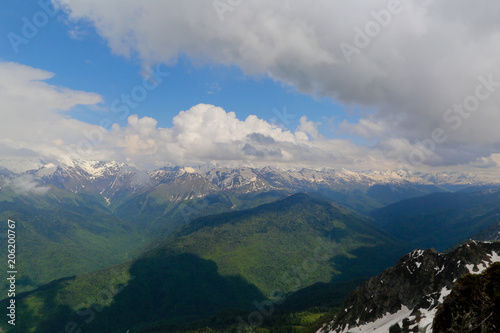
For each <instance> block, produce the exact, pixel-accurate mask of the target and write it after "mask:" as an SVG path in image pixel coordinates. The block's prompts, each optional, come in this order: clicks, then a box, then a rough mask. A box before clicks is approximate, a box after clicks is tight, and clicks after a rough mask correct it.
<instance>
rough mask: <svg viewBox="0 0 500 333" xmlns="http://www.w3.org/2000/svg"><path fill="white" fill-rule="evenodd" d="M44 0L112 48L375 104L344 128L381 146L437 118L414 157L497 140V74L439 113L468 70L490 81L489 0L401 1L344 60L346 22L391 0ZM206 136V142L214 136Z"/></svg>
mask: <svg viewBox="0 0 500 333" xmlns="http://www.w3.org/2000/svg"><path fill="white" fill-rule="evenodd" d="M53 1H55V2H59V3H62V4H64V6H65V9H66V11H67V12H68V13H69V16H70V18H71V19H73V20H76V21H78V20H79V19H86V20H89V21H90V22H92V23H93V24H94V25H95V26H96V28H97V30H98V32H99V34H100V35H101V36H102V37H103V38H104V39H105V40H107V41H108V43H109V46H110V48H111V49H112V50H113V52H115V53H116V54H120V55H124V56H131V55H132V54H137V56H138V57H139V58H140V59H141V60H142V61H143V62H144V63H145V64H146V65H147V64H154V63H160V62H161V63H173V62H175V61H176V59H177V57H178V56H179V55H180V54H185V55H187V56H188V57H190V58H191V59H192V60H193V61H199V62H205V63H218V64H225V65H236V66H239V67H240V68H242V69H243V71H244V72H245V73H247V74H255V75H263V74H264V75H268V76H270V77H272V78H274V79H275V80H278V81H281V82H284V83H285V84H289V85H292V86H295V87H296V88H297V89H298V90H299V91H301V92H304V93H309V94H313V95H323V96H329V97H333V98H335V99H336V101H338V102H341V103H345V104H346V105H355V106H360V107H362V108H366V109H369V110H375V111H374V112H373V114H371V115H370V116H369V118H366V119H361V120H360V122H359V123H358V124H349V125H347V124H345V125H344V128H345V129H348V130H349V131H350V132H351V133H354V134H357V135H360V136H364V137H366V138H369V139H371V140H375V141H377V142H378V143H379V144H378V146H377V147H378V148H379V149H390V148H391V147H392V144H391V142H394V140H396V139H397V140H400V141H401V142H403V141H407V142H408V144H409V145H410V146H411V147H413V149H415V147H418V144H419V142H421V141H422V140H426V139H428V138H429V137H430V136H431V135H432V132H433V130H434V129H436V128H442V129H443V130H445V132H446V135H447V140H446V141H445V142H442V143H440V144H439V145H438V146H437V147H436V149H435V150H434V151H433V155H432V156H428V158H427V159H426V160H425V161H424V163H427V164H430V165H435V164H439V165H450V164H451V165H453V164H456V165H459V164H467V163H471V162H474V161H476V160H478V159H481V158H488V156H489V155H491V154H492V153H498V152H499V150H500V131H498V129H497V124H498V123H499V121H500V113H499V112H498V111H497V109H498V105H500V86H497V85H496V83H494V89H495V91H494V93H492V94H491V95H490V96H489V97H488V98H487V99H486V100H484V101H481V103H480V105H479V107H478V109H477V111H475V112H474V113H473V115H471V116H470V117H468V118H467V119H465V118H464V119H462V120H463V121H462V122H461V124H460V126H459V128H456V129H455V128H452V127H451V125H453V124H455V122H454V121H451V120H450V118H449V117H448V118H447V119H448V121H447V120H446V119H445V118H444V114H445V113H446V110H447V109H449V108H453V106H454V104H461V103H464V101H465V100H466V98H467V97H468V96H471V95H474V93H475V89H476V86H477V85H478V83H479V80H478V77H480V76H482V77H484V78H487V77H488V76H489V75H491V77H492V81H494V82H500V67H499V66H498V58H499V55H500V23H499V22H498V19H497V18H498V17H499V15H500V3H498V2H497V1H493V0H483V1H479V2H474V3H473V4H471V3H470V2H469V1H465V0H459V1H455V0H454V1H451V0H447V1H419V0H412V1H401V8H402V11H401V13H398V14H392V15H391V19H390V20H389V21H388V24H384V25H387V26H386V27H381V28H380V31H379V32H377V33H375V34H373V33H372V35H373V36H372V37H370V38H369V45H367V46H366V47H365V46H363V47H359V48H358V52H357V53H355V54H353V55H352V61H351V62H350V63H348V62H347V61H346V59H345V57H344V54H343V52H342V50H341V48H340V46H339V45H340V44H341V43H349V44H350V45H353V46H356V44H355V35H356V32H355V28H356V27H357V28H359V29H361V30H363V29H365V27H368V25H367V24H368V23H369V22H372V23H371V24H372V26H373V22H375V18H374V14H373V13H374V11H375V12H377V13H380V11H384V10H387V9H388V8H389V7H390V5H389V4H390V3H396V4H397V3H398V1H397V0H393V1H387V0H384V1H382V0H375V1H370V2H366V1H361V0H353V1H331V0H317V1H314V2H307V1H291V0H279V1H278V0H275V1H272V0H265V1H264V0H254V1H244V2H242V3H241V4H240V5H238V6H236V7H234V8H233V9H232V10H230V11H227V12H225V13H224V15H223V16H224V20H223V21H221V20H220V18H219V14H218V13H217V11H216V10H215V8H214V7H213V2H212V1H203V0H189V1H160V0H154V1H142V2H139V1H133V0H108V1H98V0H72V1H64V0H53ZM117 8H118V9H119V10H117ZM76 24H78V22H77V23H76ZM165 32H168V33H165ZM453 112H454V111H453ZM451 115H453V116H457V115H458V114H457V113H456V112H454V113H453V114H451ZM246 125H250V124H246ZM179 126H181V125H179ZM193 126H195V125H193ZM184 129H186V130H189V128H188V127H185V128H184ZM388 133H389V134H388ZM211 134H214V133H211ZM309 134H310V135H311V133H309ZM179 135H180V137H179V138H181V137H182V134H179ZM235 135H237V133H236V134H235ZM299 136H300V135H298V134H296V135H295V137H294V138H293V140H298V139H299ZM214 138H215V139H217V140H218V136H217V135H215V136H214ZM183 139H184V140H183V143H182V144H183V146H182V149H187V147H190V145H192V142H193V140H196V135H194V134H193V136H192V137H185V138H183ZM130 140H131V141H130V145H131V146H132V145H133V140H134V138H132V137H131V138H130ZM136 144H138V143H136ZM142 144H146V145H147V146H146V147H145V149H152V147H150V146H149V145H148V144H147V143H142ZM207 145H209V144H207ZM209 146H210V147H208V148H209V150H208V151H212V150H213V149H214V145H212V144H210V145H209ZM191 147H192V146H191ZM136 148H137V149H139V148H140V147H139V146H137V147H136ZM192 148H193V147H192ZM205 148H207V147H205ZM211 149H212V150H211ZM247 151H249V152H250V151H253V150H252V148H248V149H247ZM410 151H411V150H410ZM407 153H408V152H407ZM173 154H174V155H175V154H180V152H179V151H174V152H173ZM384 154H385V155H387V156H392V155H394V154H395V151H384ZM181 155H182V154H181ZM403 157H404V158H408V156H403ZM474 163H476V162H474Z"/></svg>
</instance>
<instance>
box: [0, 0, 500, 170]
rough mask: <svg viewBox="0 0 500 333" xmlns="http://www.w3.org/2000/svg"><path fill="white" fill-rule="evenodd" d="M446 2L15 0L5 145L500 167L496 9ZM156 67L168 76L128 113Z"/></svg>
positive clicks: (231, 158) (159, 159)
mask: <svg viewBox="0 0 500 333" xmlns="http://www.w3.org/2000/svg"><path fill="white" fill-rule="evenodd" d="M218 1H219V2H220V1H223V2H224V1H226V2H227V0H218ZM448 2H450V0H446V1H444V2H442V3H441V2H439V3H437V2H436V3H434V2H432V3H422V2H419V1H417V0H410V1H409V2H404V3H403V2H399V1H398V0H391V1H389V2H387V1H383V0H374V1H371V2H370V3H367V2H365V1H362V0H353V1H349V2H345V1H320V0H318V1H315V2H312V3H309V2H297V1H292V0H280V1H278V0H267V1H265V0H254V1H251V2H250V1H246V2H241V3H240V2H227V4H228V6H226V7H225V8H230V9H229V10H227V11H225V12H223V13H221V12H220V11H218V10H217V8H216V7H214V5H213V3H214V2H212V1H206V0H186V1H145V2H139V1H135V0H106V1H102V0H71V1H68V0H38V1H29V0H20V1H15V2H9V3H8V5H5V6H4V8H3V9H2V11H1V12H0V31H2V35H3V37H2V38H0V73H2V74H1V75H2V76H0V86H1V87H3V89H0V108H1V109H2V112H3V114H4V116H5V117H6V118H7V119H9V121H8V123H7V122H5V123H3V124H2V125H0V131H1V132H2V135H1V136H0V154H17V153H19V154H21V155H22V154H25V152H26V150H29V151H31V153H30V154H31V155H36V154H40V155H42V156H43V158H44V160H54V161H55V160H57V161H59V160H61V159H67V158H84V159H119V160H127V161H129V162H130V163H135V164H137V165H142V164H144V165H145V166H147V167H149V168H155V167H161V166H162V165H166V164H168V165H171V164H196V163H204V162H207V161H215V162H217V163H221V164H231V165H233V164H237V165H242V164H243V165H278V166H282V167H289V166H308V167H335V168H340V167H345V168H348V169H356V170H366V169H394V168H399V167H405V168H411V169H422V170H424V171H426V170H434V169H436V170H438V169H440V170H441V169H444V170H450V169H458V170H473V171H474V172H478V173H488V174H494V173H495V172H497V170H498V163H500V134H499V133H500V132H499V131H498V128H497V124H498V123H499V122H500V113H498V111H497V110H498V105H500V93H499V91H500V88H499V87H500V66H498V65H499V63H498V61H499V60H498V59H500V48H499V46H498V45H500V44H499V43H498V41H499V37H498V36H500V24H499V23H498V19H497V18H498V15H497V14H499V13H500V5H498V3H497V2H494V1H493V0H485V6H481V7H477V6H476V7H475V6H472V5H471V4H470V3H469V2H463V3H462V2H461V3H460V4H455V3H453V10H449V7H448V6H447V5H445V4H444V3H446V4H447V3H448ZM40 3H42V4H45V5H47V4H52V3H54V4H58V5H61V9H60V10H59V11H58V12H57V13H56V14H55V15H54V16H53V17H52V16H50V17H49V15H47V14H46V13H45V12H44V9H43V7H44V6H45V5H40ZM450 3H451V2H450ZM485 8H487V9H485ZM381 17H382V18H383V20H382V21H381ZM32 24H35V25H38V26H39V27H38V28H37V31H36V33H34V32H33V31H29V29H28V30H26V29H27V27H28V26H29V25H32ZM28 28H29V27H28ZM23 29H24V30H23ZM13 36H18V37H17V38H24V40H23V43H18V44H17V45H14V47H13V45H12V38H13ZM16 48H17V49H18V52H16V50H15V49H16ZM151 69H158V70H160V71H161V72H168V77H164V79H163V80H162V82H161V84H159V85H158V86H157V87H156V88H155V89H152V90H151V91H147V96H146V97H145V98H144V99H143V100H141V101H140V103H138V104H137V105H134V107H132V108H130V110H129V111H130V115H134V114H136V115H137V116H132V117H130V118H127V119H125V118H123V119H120V117H118V115H117V114H116V113H114V112H113V107H112V106H113V105H115V106H116V104H113V103H115V101H117V99H118V101H120V99H122V98H123V96H125V95H129V94H131V92H133V91H139V90H137V89H142V88H141V85H142V84H143V82H144V79H145V77H146V76H147V75H146V74H145V73H146V72H147V71H148V70H151ZM51 73H52V74H51ZM497 77H498V79H497ZM134 89H135V90H134ZM478 91H482V94H480V95H479V96H482V97H481V98H479V97H478V96H476V95H477V92H478ZM484 96H486V97H485V98H483V97H484ZM20 97H21V98H20ZM467 103H469V105H468V106H467ZM470 103H472V104H470ZM211 105H214V106H215V107H212V106H211ZM464 110H465V111H464ZM233 112H234V113H233ZM284 114H287V115H288V117H287V118H283V115H284ZM253 115H255V116H256V117H255V116H253ZM103 119H109V120H110V121H111V122H113V123H116V124H117V126H115V127H113V128H111V127H110V126H107V127H106V128H107V131H104V130H103V128H101V127H99V126H98V125H99V124H101V122H102V121H103ZM35 122H36V124H35ZM118 125H119V126H118ZM436 133H437V134H438V135H437V134H436ZM89 145H90V147H87V148H88V149H87V154H86V156H82V153H81V151H83V150H82V147H84V146H89ZM23 149H24V150H23ZM15 151H17V153H15ZM78 151H80V152H79V153H78ZM75 152H77V153H75ZM68 154H69V155H68Z"/></svg>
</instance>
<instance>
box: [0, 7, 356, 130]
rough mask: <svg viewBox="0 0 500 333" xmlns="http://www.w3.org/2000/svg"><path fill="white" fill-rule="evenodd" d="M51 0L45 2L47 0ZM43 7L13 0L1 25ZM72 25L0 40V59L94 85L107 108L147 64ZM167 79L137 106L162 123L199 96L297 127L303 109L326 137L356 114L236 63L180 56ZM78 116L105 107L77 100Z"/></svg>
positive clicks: (87, 28) (88, 118) (69, 82)
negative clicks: (84, 104)
mask: <svg viewBox="0 0 500 333" xmlns="http://www.w3.org/2000/svg"><path fill="white" fill-rule="evenodd" d="M44 2H47V1H44ZM40 11H41V7H40V6H39V5H38V4H37V3H36V2H35V1H29V0H21V1H16V2H12V3H10V4H9V5H8V7H7V9H6V10H2V12H1V13H0V29H1V31H3V32H5V35H6V34H7V32H13V33H16V34H18V35H20V36H22V28H23V26H24V22H23V20H22V18H23V17H26V18H27V19H28V20H29V21H30V22H33V16H34V15H35V14H36V13H37V12H40ZM75 26H76V25H75V24H74V23H73V22H70V21H68V20H67V16H66V15H65V14H64V13H62V12H58V13H57V15H56V16H55V17H53V18H50V20H49V21H48V23H47V24H46V25H43V26H42V27H40V28H39V29H38V33H36V35H35V36H34V37H33V38H30V39H28V40H29V42H28V43H27V44H24V43H23V44H19V45H18V49H19V52H17V53H16V52H15V50H14V48H13V47H12V45H11V43H10V41H9V39H8V38H2V39H1V40H0V50H2V51H1V54H0V58H1V59H3V60H4V61H12V62H18V63H21V64H24V65H28V66H32V67H34V68H40V69H44V70H47V71H49V72H53V73H54V74H55V76H54V77H53V78H52V79H50V80H49V81H47V82H48V83H50V84H53V85H57V86H63V87H67V88H70V89H75V90H83V91H88V92H95V93H98V94H100V95H101V96H103V98H104V103H103V104H102V105H101V106H102V107H103V108H105V109H109V108H110V103H111V102H112V101H114V100H115V99H116V98H120V96H121V95H122V94H124V93H129V92H130V90H131V89H132V88H133V87H135V86H136V85H138V84H140V83H141V82H142V79H143V77H142V76H141V72H142V68H143V67H142V64H141V61H140V59H138V58H137V56H136V55H132V56H131V57H123V56H119V55H115V54H113V52H112V50H110V48H109V46H108V43H107V41H106V40H104V39H103V38H101V37H100V36H99V35H98V34H97V33H96V30H95V27H93V26H92V25H90V24H88V23H83V22H79V23H78V29H79V31H80V35H79V36H78V37H77V38H75V37H74V36H73V37H72V36H71V35H70V31H71V30H72V29H74V28H75ZM162 70H163V71H166V72H168V73H169V74H170V76H169V78H168V79H166V80H165V81H163V82H162V84H161V85H160V86H159V87H158V89H155V90H154V91H152V92H150V93H149V94H148V97H147V98H146V99H145V100H144V101H143V102H141V103H140V104H139V106H138V107H137V108H135V109H134V110H133V113H137V114H138V115H139V116H140V117H143V116H150V117H154V118H155V119H156V120H158V126H160V127H170V126H172V118H173V117H174V116H175V115H177V114H178V113H179V111H182V110H188V109H189V108H191V107H192V106H194V105H196V104H199V103H207V104H213V105H216V106H220V107H222V108H224V109H225V110H226V111H234V112H235V113H236V115H237V117H238V118H239V119H241V120H244V119H245V118H246V117H247V116H249V115H257V116H258V117H259V118H261V119H264V120H266V121H269V122H276V123H279V124H281V126H284V127H285V128H288V129H290V130H295V129H296V128H297V126H298V125H299V119H300V117H301V116H303V115H306V116H307V117H308V119H309V120H312V121H314V122H320V123H321V124H322V125H320V126H319V130H320V133H321V134H322V135H324V136H325V137H334V136H336V137H345V135H344V134H342V133H338V131H337V125H338V123H340V122H342V121H343V120H344V119H349V120H350V121H353V120H354V121H355V120H356V119H357V118H358V117H356V116H355V115H354V114H350V115H348V116H346V113H345V112H344V109H343V106H342V105H340V104H339V103H336V102H335V100H334V99H333V98H329V97H320V96H311V95H309V94H304V93H300V92H298V91H297V90H296V89H295V88H294V87H292V86H287V85H284V84H283V83H281V82H276V81H274V80H272V79H271V78H269V77H268V76H267V75H255V76H248V75H245V74H244V73H243V72H242V70H241V69H239V68H238V67H236V66H224V65H220V64H203V65H200V64H198V65H197V64H193V63H192V62H191V60H190V59H189V58H188V57H186V56H182V55H181V56H180V58H179V59H178V61H177V63H176V64H174V65H162ZM275 110H279V111H280V112H281V113H283V110H286V112H287V113H288V114H289V117H288V118H286V119H287V120H288V121H289V123H286V124H282V123H283V122H282V121H281V120H280V117H279V116H277V115H276V112H275ZM110 115H111V117H110V118H111V119H113V121H116V122H117V123H120V124H122V125H123V124H125V123H126V121H125V120H122V119H120V118H119V117H115V116H114V115H113V114H112V113H110ZM72 116H73V117H74V118H76V119H79V120H82V121H85V122H88V123H91V124H98V123H99V121H100V119H101V118H102V113H101V112H98V111H95V110H93V108H88V107H76V108H75V110H74V111H73V112H72Z"/></svg>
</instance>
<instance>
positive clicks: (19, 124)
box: [0, 61, 101, 156]
mask: <svg viewBox="0 0 500 333" xmlns="http://www.w3.org/2000/svg"><path fill="white" fill-rule="evenodd" d="M53 76H54V74H53V73H50V72H47V71H43V70H40V69H35V68H32V67H28V66H23V65H20V64H17V63H11V62H1V61H0V109H1V110H2V117H3V118H4V119H5V120H8V121H1V122H0V144H2V145H5V146H7V147H10V148H11V149H12V148H15V149H27V150H30V151H35V152H37V153H39V154H43V155H45V156H59V155H60V154H61V152H62V149H63V147H64V146H65V145H69V144H71V143H73V142H76V141H77V140H78V139H79V138H80V137H81V136H82V131H83V130H88V129H90V128H92V127H93V126H92V125H88V124H85V123H83V122H79V121H77V120H74V119H71V118H70V117H69V116H68V115H67V114H65V113H64V112H66V111H69V110H71V108H73V107H74V106H76V105H94V104H96V103H99V102H100V101H101V97H100V96H99V95H97V94H93V93H87V92H82V91H75V90H71V89H67V88H64V87H57V86H53V85H50V84H48V83H46V82H44V81H45V80H48V79H50V78H52V77H53Z"/></svg>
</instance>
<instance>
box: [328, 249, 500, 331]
mask: <svg viewBox="0 0 500 333" xmlns="http://www.w3.org/2000/svg"><path fill="white" fill-rule="evenodd" d="M495 262H500V243H478V242H475V241H471V242H468V243H466V244H464V245H462V246H460V247H459V248H457V249H455V250H454V251H452V252H449V253H445V254H441V253H438V252H436V251H434V250H432V249H430V250H425V251H423V250H415V251H413V252H411V253H409V254H407V255H406V256H404V257H403V258H401V259H400V260H399V261H398V262H397V263H396V265H395V266H394V267H391V268H388V269H386V270H385V271H384V272H382V273H381V274H380V275H378V276H376V277H373V278H371V279H370V280H368V281H367V282H365V283H363V284H362V285H361V286H360V287H358V288H357V289H355V290H354V291H353V292H352V293H351V294H350V295H349V297H348V298H347V300H346V302H345V303H344V306H343V308H342V309H341V310H340V311H339V313H338V315H337V316H336V318H335V319H334V320H333V321H332V322H330V323H328V324H326V325H324V326H323V328H322V329H321V330H320V332H330V333H340V332H342V333H346V332H359V333H365V332H366V333H368V332H371V333H388V332H390V333H393V332H400V333H409V332H424V333H425V332H427V333H429V332H432V322H433V320H434V316H435V315H436V312H437V311H438V309H439V307H440V306H441V305H442V304H443V302H444V303H445V304H446V307H448V306H449V305H450V304H452V302H453V301H452V300H451V299H450V298H446V297H447V296H448V295H450V292H451V290H452V289H453V290H460V287H454V286H455V285H456V283H457V281H459V279H460V278H461V277H463V276H464V275H466V274H468V273H472V274H479V273H481V272H483V271H484V270H486V268H487V267H488V266H490V265H491V264H493V263H495ZM471 279H472V278H471ZM461 281H463V280H461ZM462 285H463V283H462ZM456 288H458V289H456ZM454 295H456V293H455V294H454ZM451 297H454V296H451ZM439 311H447V310H446V309H445V310H439ZM459 318H460V317H459ZM462 319H464V320H465V319H466V318H465V317H464V318H462ZM440 332H444V331H441V330H440ZM453 332H464V330H458V331H453ZM478 332H479V331H478ZM491 332H493V331H491Z"/></svg>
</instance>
